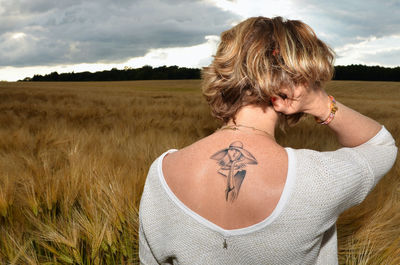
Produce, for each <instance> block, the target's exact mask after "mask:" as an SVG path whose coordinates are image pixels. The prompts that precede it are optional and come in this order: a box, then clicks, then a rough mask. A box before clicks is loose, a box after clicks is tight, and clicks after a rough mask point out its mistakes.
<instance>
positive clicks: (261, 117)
mask: <svg viewBox="0 0 400 265" xmlns="http://www.w3.org/2000/svg"><path fill="white" fill-rule="evenodd" d="M235 117H236V119H235V122H236V125H244V126H249V127H253V128H255V129H256V130H260V131H264V132H267V133H268V134H269V135H271V136H272V137H274V133H275V127H276V124H277V122H278V113H276V111H275V110H274V109H273V108H272V107H266V108H262V107H259V106H254V105H249V106H244V107H242V108H241V109H240V110H239V111H238V112H237V114H236V116H235ZM226 125H227V126H232V125H235V124H234V123H233V119H231V120H229V122H228V123H227V124H226Z"/></svg>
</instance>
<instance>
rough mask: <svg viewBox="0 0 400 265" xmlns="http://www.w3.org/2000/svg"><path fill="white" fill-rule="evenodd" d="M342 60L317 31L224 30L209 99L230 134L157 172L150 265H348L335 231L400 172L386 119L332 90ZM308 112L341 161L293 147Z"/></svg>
mask: <svg viewBox="0 0 400 265" xmlns="http://www.w3.org/2000/svg"><path fill="white" fill-rule="evenodd" d="M333 59H334V56H333V52H332V50H331V49H330V48H329V47H328V46H326V45H325V44H324V43H323V42H322V41H321V40H319V39H318V38H317V37H316V35H315V33H314V32H313V31H312V29H311V28H309V27H308V26H307V25H305V24H304V23H302V22H300V21H296V20H287V21H285V20H283V19H282V18H281V17H275V18H272V19H270V18H264V17H256V18H250V19H247V20H246V21H244V22H242V23H240V24H238V25H237V26H235V27H233V28H232V29H230V30H228V31H226V32H224V33H222V35H221V43H220V45H219V47H218V51H217V53H216V55H215V58H214V61H213V62H212V64H211V65H210V66H209V67H207V68H205V69H204V72H203V74H204V76H203V77H204V83H203V94H204V95H205V97H206V99H207V101H208V103H209V104H210V106H211V110H212V113H213V114H214V116H215V117H217V118H219V119H221V120H222V121H223V122H224V126H223V127H222V128H220V129H219V130H218V131H216V132H215V133H213V134H212V135H210V136H208V137H205V138H203V139H201V140H200V141H198V142H195V143H194V144H192V145H190V146H187V147H185V148H183V149H181V150H179V151H177V150H169V151H167V152H165V153H164V154H162V155H161V156H160V157H159V158H158V159H157V160H155V161H154V163H153V164H152V166H151V168H150V170H149V173H148V177H147V180H146V184H145V188H144V191H143V195H142V199H141V204H140V231H139V240H140V241H139V242H140V243H139V244H140V247H139V252H140V260H141V262H142V264H146V265H150V264H337V262H338V260H337V236H336V227H335V223H336V220H337V218H338V216H339V215H340V213H342V212H343V211H344V210H346V209H348V208H349V207H351V206H354V205H356V204H359V203H360V202H362V201H363V200H364V198H365V197H366V196H367V194H368V192H370V191H371V190H372V188H373V187H374V186H375V185H376V183H377V182H378V181H379V179H380V178H381V177H382V176H383V175H384V174H385V173H386V172H387V171H388V170H389V169H390V168H391V167H392V165H393V163H394V161H395V158H396V154H397V148H396V146H395V144H394V140H393V138H392V136H391V135H390V133H389V132H388V131H387V130H386V129H385V128H384V127H383V126H382V125H380V124H379V123H378V122H376V121H374V120H372V119H370V118H368V117H365V116H363V115H362V114H360V113H358V112H356V111H354V110H352V109H350V108H349V107H347V106H345V105H343V104H341V103H339V102H336V101H335V99H334V98H333V97H332V96H328V95H327V94H326V92H325V91H324V90H323V89H322V85H323V84H324V83H326V82H327V81H329V80H330V79H331V77H332V72H333ZM303 114H309V115H312V116H314V117H315V118H316V122H318V123H320V124H321V126H328V127H329V128H330V129H331V130H333V131H334V132H335V133H336V135H337V138H338V140H339V142H340V143H341V144H342V145H343V146H344V148H341V149H339V150H336V151H333V152H317V151H313V150H306V149H298V150H295V149H291V148H283V147H282V146H280V145H279V144H277V143H276V141H275V138H274V131H275V128H276V127H277V126H282V125H284V124H285V123H288V124H294V123H296V122H297V121H298V120H299V118H300V117H301V116H302V115H303Z"/></svg>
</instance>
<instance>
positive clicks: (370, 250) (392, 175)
mask: <svg viewBox="0 0 400 265" xmlns="http://www.w3.org/2000/svg"><path fill="white" fill-rule="evenodd" d="M327 90H328V91H329V92H330V93H331V94H333V95H334V96H335V97H336V99H337V100H338V101H340V102H343V103H345V104H347V105H349V106H350V107H352V108H354V109H356V110H358V111H360V112H361V113H363V114H366V115H368V116H370V117H372V118H374V119H376V120H378V121H379V122H381V123H382V124H384V125H385V126H386V127H387V128H388V130H389V131H390V132H391V133H392V134H393V136H394V137H395V139H396V142H397V145H398V146H399V144H400V83H395V82H355V81H354V82H353V81H333V82H331V83H329V84H328V85H327ZM218 126H219V123H218V122H216V121H214V120H213V119H212V118H211V116H210V114H209V109H208V107H207V105H206V103H205V101H204V100H203V98H202V96H201V93H200V81H199V80H192V81H174V80H169V81H132V82H86V83H85V82H82V83H22V82H19V83H0V263H1V264H137V263H138V258H137V231H138V227H137V224H138V223H137V222H138V221H137V217H138V204H139V200H140V194H141V191H142V188H143V185H144V181H145V177H146V174H147V170H148V168H149V166H150V164H151V162H152V161H153V160H154V159H155V158H156V157H158V156H159V155H160V154H161V153H163V152H164V151H166V150H167V149H170V148H178V149H179V148H182V147H183V146H186V145H188V144H190V143H192V142H194V141H196V140H198V139H200V138H202V137H204V136H207V135H209V134H211V133H212V132H213V131H214V130H215V129H216V128H218ZM277 140H278V142H279V143H281V144H282V145H284V146H291V147H294V148H311V149H317V150H332V149H335V148H337V147H338V143H337V142H336V140H335V138H334V136H333V135H332V134H331V133H330V132H329V131H328V130H327V129H326V128H324V127H322V126H319V125H317V124H315V122H314V121H313V120H312V119H311V118H306V119H305V120H303V121H302V122H301V123H300V124H299V125H297V126H295V127H293V128H290V129H288V131H287V133H286V134H283V133H278V134H277ZM399 160H400V159H399V157H398V158H397V162H396V164H395V166H394V167H393V169H392V170H391V171H390V172H389V173H388V174H387V175H386V176H385V177H384V178H383V180H382V181H381V182H380V183H379V184H378V185H377V187H376V188H375V189H374V191H373V192H372V193H371V194H370V195H369V196H368V197H367V199H366V200H365V201H364V202H363V203H362V204H361V205H359V206H357V207H354V208H352V209H350V210H348V211H347V212H345V213H344V214H342V216H341V217H340V219H339V221H338V233H339V234H338V237H339V261H340V264H400V162H399Z"/></svg>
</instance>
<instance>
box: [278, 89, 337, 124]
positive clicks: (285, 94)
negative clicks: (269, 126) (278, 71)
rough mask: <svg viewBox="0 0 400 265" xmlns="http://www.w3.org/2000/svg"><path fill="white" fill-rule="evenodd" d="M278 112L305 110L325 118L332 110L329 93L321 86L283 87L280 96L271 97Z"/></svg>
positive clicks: (292, 112)
mask: <svg viewBox="0 0 400 265" xmlns="http://www.w3.org/2000/svg"><path fill="white" fill-rule="evenodd" d="M271 101H272V105H273V107H274V109H275V111H277V112H281V113H283V114H286V115H290V114H295V113H299V112H304V113H308V114H311V115H313V116H315V117H317V118H319V119H322V120H324V119H325V118H326V117H327V116H328V115H329V112H330V108H329V106H330V102H331V100H330V99H329V97H328V94H327V93H326V92H325V91H324V90H323V89H321V88H312V87H308V86H304V85H299V86H296V87H294V88H293V89H289V88H282V89H281V91H280V93H279V96H278V97H273V98H272V99H271Z"/></svg>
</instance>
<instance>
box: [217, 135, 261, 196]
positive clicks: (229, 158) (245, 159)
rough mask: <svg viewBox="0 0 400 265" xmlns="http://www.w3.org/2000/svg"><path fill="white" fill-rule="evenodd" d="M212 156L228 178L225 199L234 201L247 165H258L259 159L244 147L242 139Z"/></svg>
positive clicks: (220, 172)
mask: <svg viewBox="0 0 400 265" xmlns="http://www.w3.org/2000/svg"><path fill="white" fill-rule="evenodd" d="M210 158H211V159H214V160H217V161H218V162H217V163H218V165H219V166H220V168H219V170H218V173H219V174H221V175H222V176H224V177H226V178H227V180H226V182H227V183H226V189H225V200H226V201H229V202H234V201H235V200H236V199H237V197H238V196H239V190H240V186H241V185H242V182H243V180H244V177H245V176H246V170H245V168H246V166H247V165H257V164H258V162H257V159H256V158H255V157H254V156H253V155H252V154H251V153H250V152H249V151H247V150H246V149H243V143H242V142H240V141H235V142H232V143H231V144H230V145H229V147H228V148H225V149H222V150H220V151H218V152H216V153H215V154H213V155H212V156H211V157H210Z"/></svg>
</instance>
